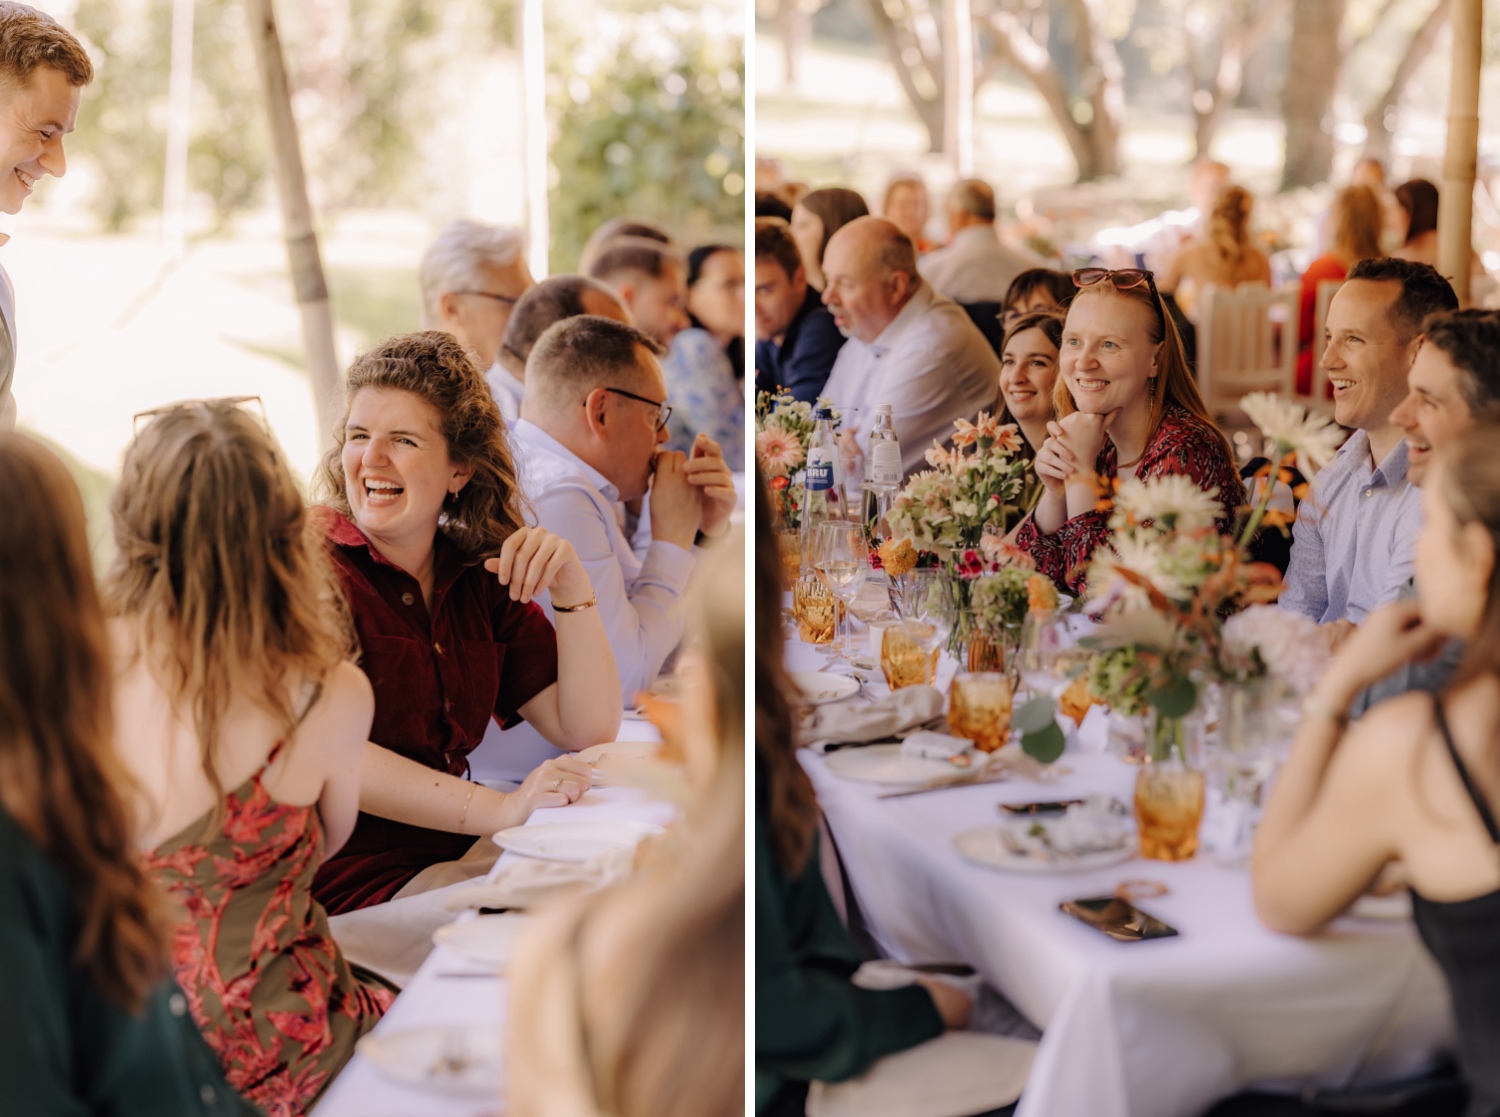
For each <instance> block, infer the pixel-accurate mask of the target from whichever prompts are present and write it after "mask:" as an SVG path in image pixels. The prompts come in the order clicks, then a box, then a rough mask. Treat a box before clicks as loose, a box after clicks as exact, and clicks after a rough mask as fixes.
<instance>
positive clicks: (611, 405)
mask: <svg viewBox="0 0 1500 1117" xmlns="http://www.w3.org/2000/svg"><path fill="white" fill-rule="evenodd" d="M659 352H660V347H659V346H657V345H656V344H655V343H654V342H653V341H651V339H650V338H648V337H647V336H646V335H645V334H644V333H642V332H641V331H639V330H637V329H635V328H634V327H632V326H627V325H624V324H622V323H620V322H616V321H613V320H612V319H609V318H601V317H596V316H593V315H582V316H579V317H575V318H568V319H566V320H564V321H562V322H559V323H557V324H556V325H554V326H553V327H552V328H551V329H549V330H548V331H547V332H546V333H545V334H543V335H542V336H541V338H540V339H539V340H538V341H537V343H536V345H535V347H534V348H533V349H532V351H531V357H530V359H529V360H528V361H527V365H526V397H525V402H524V405H523V409H524V411H525V415H526V417H525V418H524V419H522V420H521V421H520V422H518V423H517V424H516V425H515V427H514V428H513V434H514V438H515V442H516V444H517V447H518V449H519V450H520V452H521V454H523V455H524V457H525V460H526V468H525V470H524V471H523V478H522V487H523V490H524V493H525V496H526V500H527V502H528V504H529V505H530V506H531V509H532V512H533V514H534V516H535V518H536V522H537V523H540V524H542V525H544V526H546V528H547V530H549V531H552V532H555V533H556V534H557V535H560V536H562V537H563V538H564V539H566V540H567V541H568V542H569V543H571V544H572V545H573V550H574V552H575V553H576V554H577V555H578V559H579V561H580V562H582V563H583V567H584V569H585V570H586V571H587V572H588V575H589V581H590V583H591V584H592V585H593V587H594V594H595V596H596V597H597V598H598V609H599V616H600V618H601V619H602V620H603V621H604V628H605V631H606V632H607V633H608V634H609V643H610V648H611V649H612V650H613V651H614V653H615V662H616V663H617V664H619V667H620V682H621V685H622V686H623V688H624V699H625V704H626V705H627V706H634V705H635V702H636V696H637V694H638V693H639V692H640V691H642V690H645V689H646V688H647V687H649V686H650V685H651V683H652V681H653V680H654V679H655V678H656V676H657V675H658V674H659V673H660V672H661V669H662V667H663V666H664V665H665V664H666V663H667V661H668V659H669V658H670V657H671V655H672V653H673V652H674V651H676V649H677V645H678V644H679V643H680V642H681V640H682V633H683V627H684V625H685V623H686V619H687V616H686V613H687V611H686V606H685V604H684V601H683V598H684V595H685V593H686V591H687V586H688V579H689V578H690V576H691V575H692V571H693V565H694V562H695V558H694V547H693V541H694V539H695V538H696V537H697V536H698V534H699V532H700V531H701V533H702V534H703V536H704V537H705V538H706V539H715V538H718V537H719V536H721V535H723V534H724V533H725V532H727V531H728V530H729V516H730V513H731V512H733V511H734V506H735V492H734V482H733V479H732V477H731V476H730V473H729V470H728V468H726V466H725V465H724V459H723V457H722V456H721V455H720V453H719V447H718V446H717V445H716V444H715V443H714V442H713V441H712V440H711V439H709V438H707V437H706V436H704V435H699V436H698V438H697V440H696V441H695V442H694V444H693V449H692V453H691V454H682V453H677V452H673V451H668V450H661V451H660V452H658V447H660V446H661V445H662V443H663V442H665V441H666V426H667V416H668V414H669V413H670V410H671V409H670V406H669V405H668V404H667V402H666V395H667V390H666V382H665V379H664V378H663V376H662V371H661V365H660V364H659V363H658V361H657V356H658V354H659ZM648 490H649V491H650V494H651V500H650V501H649V505H648V506H649V524H650V532H649V536H647V535H646V534H645V533H644V532H642V533H641V535H638V537H637V539H636V542H637V543H638V544H639V543H642V542H644V544H645V545H644V547H643V548H642V550H641V553H640V554H637V553H636V551H635V550H634V549H633V548H632V541H631V540H630V539H629V538H628V537H627V536H626V534H625V531H624V528H623V526H622V523H623V510H622V509H621V503H622V502H623V501H627V500H634V499H637V498H639V497H642V496H644V495H645V494H646V493H647V491H648ZM537 601H538V602H539V603H541V605H542V607H543V608H544V609H546V610H547V611H548V614H549V615H550V614H551V609H552V605H551V602H550V600H549V599H548V597H547V595H546V594H542V595H540V596H538V598H537ZM481 754H483V755H481ZM554 755H557V753H556V750H555V749H553V748H552V747H551V746H550V745H548V744H547V743H546V742H545V741H542V740H541V738H540V737H539V736H538V735H536V734H535V733H534V731H528V729H527V727H526V726H524V725H520V726H517V727H516V728H514V729H510V730H507V731H506V732H504V733H502V734H500V735H499V741H498V744H497V747H496V748H495V749H490V748H488V747H487V745H481V747H480V749H478V750H476V751H475V753H474V754H472V755H471V757H470V763H471V766H472V767H473V770H474V772H475V774H476V776H479V777H489V778H494V777H499V778H502V779H511V780H513V779H517V778H521V777H524V775H525V773H526V772H528V771H530V770H531V769H532V768H533V767H535V766H536V765H537V764H538V763H540V762H541V761H542V760H544V759H546V758H547V757H550V756H554Z"/></svg>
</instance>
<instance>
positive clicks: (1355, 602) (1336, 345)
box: [1281, 259, 1458, 650]
mask: <svg viewBox="0 0 1500 1117" xmlns="http://www.w3.org/2000/svg"><path fill="white" fill-rule="evenodd" d="M1457 308H1458V298H1457V296H1456V295H1455V294H1454V293H1453V288H1452V287H1451V286H1450V285H1449V283H1448V281H1447V280H1446V279H1444V278H1443V277H1442V276H1440V275H1439V274H1438V273H1437V271H1436V270H1435V269H1434V268H1432V267H1429V266H1428V265H1426V264H1417V263H1412V262H1410V261H1407V260H1396V259H1373V260H1361V261H1360V262H1359V263H1357V264H1355V265H1354V268H1353V270H1352V271H1350V273H1349V279H1348V281H1347V282H1345V284H1344V285H1343V286H1342V287H1341V288H1339V291H1338V293H1337V294H1336V295H1334V297H1333V301H1332V302H1331V303H1330V304H1329V307H1328V321H1327V325H1326V328H1325V332H1324V349H1323V356H1322V364H1323V368H1324V369H1325V370H1326V371H1327V373H1328V380H1329V383H1330V384H1332V386H1333V393H1334V395H1333V398H1334V419H1335V420H1337V422H1338V423H1339V425H1340V426H1345V427H1350V428H1352V429H1353V431H1354V433H1353V434H1352V435H1350V437H1349V440H1348V441H1347V442H1345V443H1344V445H1343V448H1342V449H1340V450H1339V453H1338V457H1336V458H1335V459H1334V460H1333V462H1332V463H1331V464H1330V465H1329V466H1328V467H1327V468H1326V469H1324V470H1323V471H1322V472H1321V473H1319V474H1318V476H1317V479H1316V480H1315V481H1314V483H1313V489H1312V492H1311V493H1310V494H1309V495H1308V497H1307V498H1306V499H1305V500H1303V502H1302V505H1301V507H1300V508H1299V509H1298V510H1297V523H1296V525H1295V527H1294V528H1293V531H1292V554H1291V562H1290V564H1289V565H1288V567H1287V572H1286V580H1285V587H1284V588H1283V590H1282V594H1281V606H1282V608H1285V609H1290V610H1292V611H1294V612H1298V613H1301V614H1303V615H1304V616H1308V617H1311V618H1312V619H1313V620H1315V621H1317V622H1318V623H1319V624H1320V625H1324V626H1325V629H1324V631H1325V633H1326V635H1327V637H1328V642H1329V646H1330V647H1331V648H1334V649H1335V650H1336V649H1337V648H1338V646H1339V645H1340V644H1341V643H1342V642H1343V640H1344V639H1345V638H1346V637H1347V636H1348V634H1349V633H1350V632H1351V631H1352V630H1353V628H1354V626H1355V625H1358V624H1360V623H1361V622H1363V621H1364V619H1365V617H1366V616H1367V615H1368V614H1369V613H1370V612H1371V610H1373V609H1375V608H1376V607H1377V606H1379V605H1383V604H1385V603H1386V602H1388V601H1393V600H1395V599H1396V597H1397V596H1399V595H1400V593H1401V591H1402V588H1403V587H1404V586H1406V585H1407V584H1408V583H1409V582H1410V581H1411V576H1412V545H1413V543H1414V542H1415V540H1416V536H1417V531H1418V529H1419V528H1420V527H1421V523H1422V518H1421V517H1422V513H1421V501H1420V497H1419V494H1418V492H1417V490H1416V488H1415V487H1414V486H1413V485H1412V483H1411V480H1410V478H1408V476H1407V467H1408V461H1409V458H1408V453H1409V447H1408V444H1407V442H1406V441H1405V439H1404V438H1403V437H1402V428H1400V427H1398V426H1397V425H1396V424H1395V422H1393V415H1392V412H1393V411H1394V410H1395V409H1396V407H1397V406H1398V405H1399V404H1400V403H1401V401H1402V399H1403V398H1405V396H1406V394H1407V373H1408V372H1409V371H1410V370H1411V367H1412V362H1413V360H1414V359H1415V358H1416V355H1417V352H1418V350H1419V349H1420V348H1421V346H1422V323H1423V321H1424V320H1425V319H1426V318H1427V316H1428V315H1429V314H1433V313H1436V312H1438V311H1444V310H1456V309H1457Z"/></svg>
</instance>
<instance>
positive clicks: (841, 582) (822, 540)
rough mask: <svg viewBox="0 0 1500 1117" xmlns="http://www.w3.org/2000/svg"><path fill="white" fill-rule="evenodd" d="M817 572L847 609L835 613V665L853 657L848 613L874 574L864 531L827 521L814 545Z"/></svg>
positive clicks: (844, 522) (848, 523)
mask: <svg viewBox="0 0 1500 1117" xmlns="http://www.w3.org/2000/svg"><path fill="white" fill-rule="evenodd" d="M813 569H814V570H816V571H817V572H818V576H819V577H821V578H822V579H823V582H824V583H825V584H826V585H827V586H828V588H829V589H830V590H831V591H832V592H833V596H834V597H836V598H837V599H838V601H839V604H841V605H842V606H843V609H842V610H838V609H835V616H834V625H835V628H834V641H833V647H832V650H831V653H830V654H831V655H832V657H833V660H834V661H835V662H838V661H840V660H845V659H847V658H848V656H849V648H848V645H847V644H846V643H845V641H844V632H845V629H846V628H847V627H848V613H849V609H850V606H852V605H853V604H854V599H855V598H856V597H857V596H858V595H859V590H860V587H861V586H863V585H864V584H865V578H866V577H867V576H868V575H869V573H870V552H869V547H868V545H867V544H866V542H865V532H864V528H863V527H861V526H860V525H859V524H857V523H854V522H853V521H851V520H825V521H824V522H823V523H821V524H819V525H818V534H817V538H816V539H815V540H814V541H813Z"/></svg>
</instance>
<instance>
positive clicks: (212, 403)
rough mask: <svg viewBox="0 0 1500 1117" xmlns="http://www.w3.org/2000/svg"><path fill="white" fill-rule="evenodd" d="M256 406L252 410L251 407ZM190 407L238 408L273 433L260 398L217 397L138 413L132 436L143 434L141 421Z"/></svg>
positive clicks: (183, 400) (211, 408) (185, 401)
mask: <svg viewBox="0 0 1500 1117" xmlns="http://www.w3.org/2000/svg"><path fill="white" fill-rule="evenodd" d="M252 404H253V405H254V407H253V408H252V407H251V406H250V405H252ZM190 407H204V408H207V409H209V410H210V411H213V410H217V409H222V408H230V407H238V408H243V409H244V410H246V411H249V412H250V413H251V414H253V415H256V416H257V417H258V418H259V419H260V425H261V426H262V427H264V428H265V432H266V433H267V434H270V433H271V421H270V420H269V419H268V418H267V417H266V405H265V404H264V403H263V402H262V401H261V398H260V397H259V396H216V397H214V398H212V399H180V400H178V401H177V402H175V403H167V404H163V405H162V406H161V407H153V408H152V409H151V410H150V411H137V412H136V413H135V415H133V416H132V417H131V432H130V433H131V435H132V436H134V435H138V434H140V433H141V421H142V420H143V419H144V420H147V422H148V423H149V421H150V420H152V419H155V418H156V417H157V416H160V415H165V414H167V412H169V411H185V410H186V409H188V408H190Z"/></svg>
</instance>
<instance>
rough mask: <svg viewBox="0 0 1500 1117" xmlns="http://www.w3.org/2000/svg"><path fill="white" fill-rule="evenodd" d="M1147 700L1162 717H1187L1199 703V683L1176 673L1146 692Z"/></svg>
mask: <svg viewBox="0 0 1500 1117" xmlns="http://www.w3.org/2000/svg"><path fill="white" fill-rule="evenodd" d="M1146 701H1147V702H1148V703H1150V704H1151V705H1152V706H1154V707H1156V712H1157V713H1159V714H1161V716H1162V717H1167V718H1185V717H1187V716H1188V714H1190V713H1192V712H1193V707H1194V706H1196V705H1198V685H1197V684H1196V683H1194V682H1193V680H1192V679H1190V678H1188V677H1187V676H1186V675H1174V676H1172V677H1171V678H1170V679H1168V680H1167V681H1166V683H1164V684H1163V685H1162V686H1159V687H1153V688H1152V689H1151V690H1149V691H1147V693H1146Z"/></svg>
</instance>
